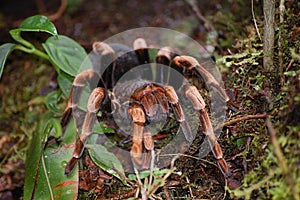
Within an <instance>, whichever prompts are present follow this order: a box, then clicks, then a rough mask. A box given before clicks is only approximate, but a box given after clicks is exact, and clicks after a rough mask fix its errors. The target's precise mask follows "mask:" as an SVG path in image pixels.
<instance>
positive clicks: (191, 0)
mask: <svg viewBox="0 0 300 200" xmlns="http://www.w3.org/2000/svg"><path fill="white" fill-rule="evenodd" d="M185 1H186V2H187V3H188V4H189V5H190V6H191V8H192V9H193V11H194V12H195V14H196V16H197V17H198V19H199V20H200V21H202V22H203V23H204V26H205V27H206V28H207V29H208V30H209V31H212V32H215V31H216V29H215V28H214V26H213V25H212V24H211V23H210V22H209V21H207V20H206V19H205V17H204V16H203V15H202V13H201V12H200V10H199V8H198V6H197V4H196V1H195V0H185Z"/></svg>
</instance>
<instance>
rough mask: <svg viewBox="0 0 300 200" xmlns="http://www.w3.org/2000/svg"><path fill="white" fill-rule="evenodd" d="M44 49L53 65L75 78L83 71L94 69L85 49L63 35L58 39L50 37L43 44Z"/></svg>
mask: <svg viewBox="0 0 300 200" xmlns="http://www.w3.org/2000/svg"><path fill="white" fill-rule="evenodd" d="M43 47H44V49H45V50H46V52H47V54H48V55H49V57H50V59H51V61H52V63H54V64H55V65H56V66H57V67H58V68H60V69H61V70H62V71H64V72H65V73H67V74H69V75H71V76H73V77H75V76H76V75H77V74H78V73H79V72H81V71H82V70H83V69H87V68H90V69H91V68H92V64H91V62H88V61H87V60H86V58H88V57H87V53H86V52H85V50H84V48H82V47H81V46H80V45H79V44H78V43H77V42H75V41H74V40H72V39H71V38H68V37H66V36H62V35H59V36H58V38H55V37H50V38H48V39H47V41H46V42H45V43H43ZM83 61H85V66H84V68H82V63H83Z"/></svg>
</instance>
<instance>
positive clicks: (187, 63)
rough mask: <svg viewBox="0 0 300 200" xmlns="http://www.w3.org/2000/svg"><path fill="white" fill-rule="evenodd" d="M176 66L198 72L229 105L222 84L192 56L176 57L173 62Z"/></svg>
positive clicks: (228, 99)
mask: <svg viewBox="0 0 300 200" xmlns="http://www.w3.org/2000/svg"><path fill="white" fill-rule="evenodd" d="M172 62H173V63H174V64H175V65H176V66H178V67H181V68H183V69H184V70H189V71H192V70H196V71H197V73H198V74H200V75H201V76H202V77H203V79H204V81H205V83H206V84H207V85H209V86H213V87H214V88H216V89H217V91H218V92H219V93H220V95H221V96H222V97H223V98H224V100H225V102H226V103H227V102H228V101H230V98H229V97H228V95H227V93H226V91H225V90H224V88H222V87H221V86H220V83H219V82H218V81H217V80H216V79H215V77H214V76H213V75H212V74H211V73H209V72H208V71H207V70H206V69H205V68H204V67H203V66H202V65H200V64H199V62H198V61H197V60H196V59H195V58H194V57H191V56H176V57H175V58H174V59H173V61H172Z"/></svg>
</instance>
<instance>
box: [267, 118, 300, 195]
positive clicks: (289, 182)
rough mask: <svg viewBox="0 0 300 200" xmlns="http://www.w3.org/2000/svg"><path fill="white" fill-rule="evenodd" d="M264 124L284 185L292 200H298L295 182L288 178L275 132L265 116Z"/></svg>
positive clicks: (288, 173)
mask: <svg viewBox="0 0 300 200" xmlns="http://www.w3.org/2000/svg"><path fill="white" fill-rule="evenodd" d="M266 124H267V127H268V130H269V133H270V137H271V141H272V144H273V147H274V153H275V155H276V156H277V158H278V160H279V165H280V168H281V170H282V172H283V175H284V178H285V180H286V183H287V185H288V186H289V187H290V188H291V191H292V195H293V197H294V199H296V200H299V199H300V196H299V194H298V193H297V190H296V189H295V181H294V180H293V177H291V176H290V172H289V168H288V166H287V162H286V159H285V157H284V155H283V152H282V151H281V147H280V144H279V143H278V140H277V137H276V130H275V129H274V127H273V125H272V122H271V120H270V118H269V116H267V120H266Z"/></svg>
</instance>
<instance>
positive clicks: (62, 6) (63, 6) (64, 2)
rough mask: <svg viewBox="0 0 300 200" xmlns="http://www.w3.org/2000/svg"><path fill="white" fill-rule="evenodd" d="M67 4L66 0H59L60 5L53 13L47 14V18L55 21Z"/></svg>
mask: <svg viewBox="0 0 300 200" xmlns="http://www.w3.org/2000/svg"><path fill="white" fill-rule="evenodd" d="M67 5H68V1H67V0H61V3H60V7H59V8H58V10H57V11H56V12H55V13H54V14H52V15H49V16H48V17H49V19H50V20H51V21H55V20H57V19H59V18H60V17H61V16H62V14H63V13H64V12H65V10H66V8H67Z"/></svg>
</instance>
